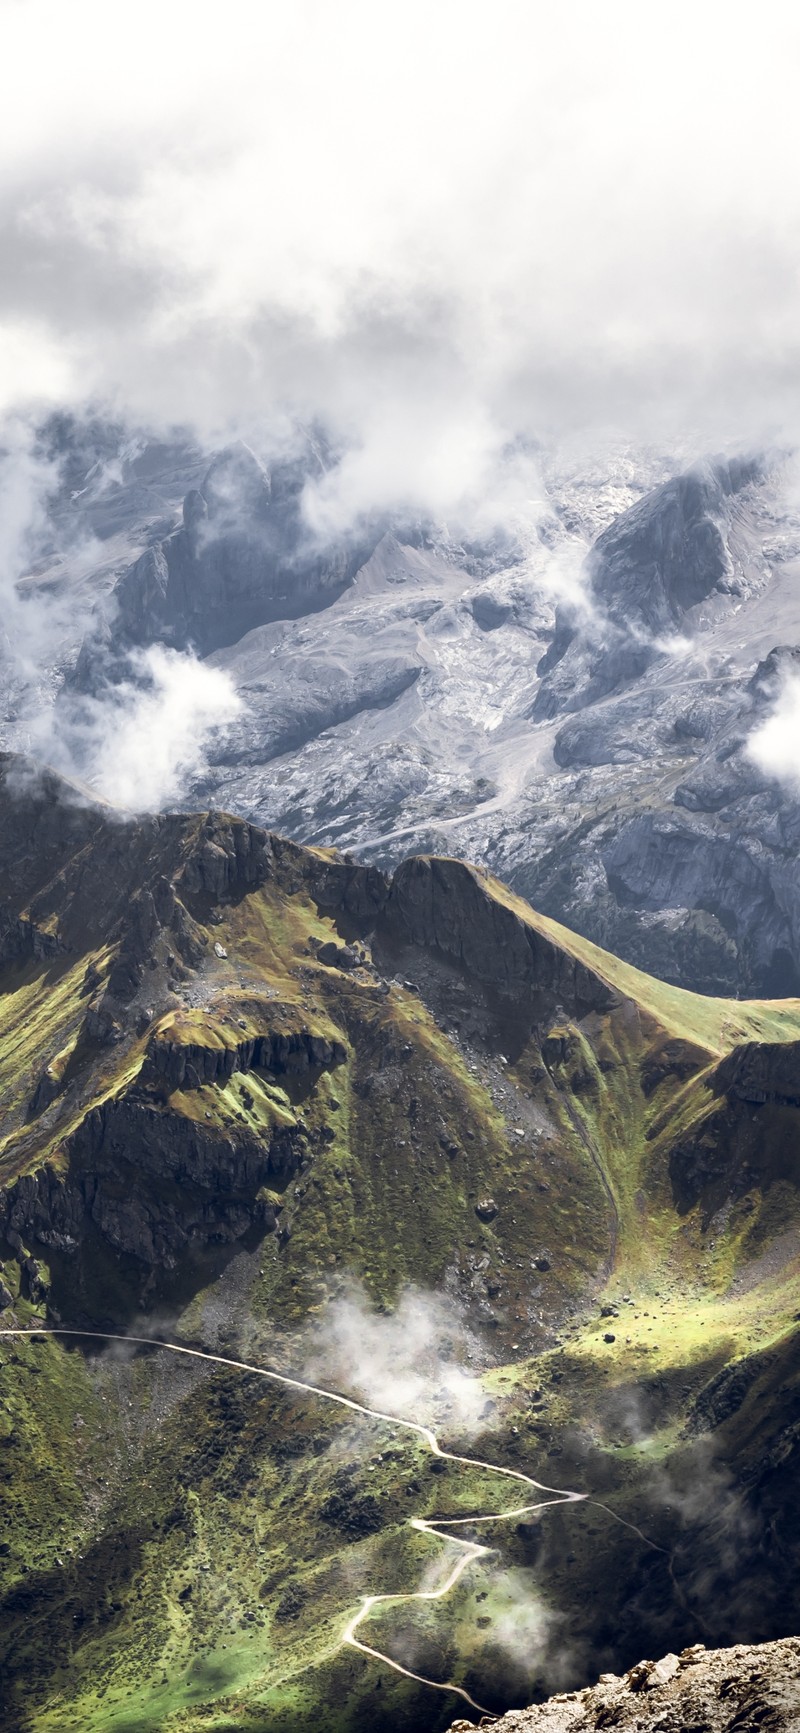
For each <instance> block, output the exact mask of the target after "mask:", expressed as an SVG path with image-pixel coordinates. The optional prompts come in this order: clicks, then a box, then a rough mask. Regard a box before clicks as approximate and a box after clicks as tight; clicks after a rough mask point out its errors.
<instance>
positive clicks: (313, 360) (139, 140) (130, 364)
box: [0, 0, 800, 518]
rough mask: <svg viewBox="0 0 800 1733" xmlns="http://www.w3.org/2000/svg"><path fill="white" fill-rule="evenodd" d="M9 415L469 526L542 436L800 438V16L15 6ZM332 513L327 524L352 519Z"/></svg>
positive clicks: (344, 6)
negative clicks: (501, 458)
mask: <svg viewBox="0 0 800 1733" xmlns="http://www.w3.org/2000/svg"><path fill="white" fill-rule="evenodd" d="M0 10H1V12H2V29H3V36H4V54H3V57H2V66H1V68H0V146H2V148H0V162H2V163H3V165H4V167H3V169H2V171H0V232H1V233H2V244H3V256H4V273H3V279H4V280H3V287H2V291H1V292H0V357H3V358H4V361H5V363H6V365H4V368H3V380H4V384H3V390H4V393H5V403H6V406H7V407H8V406H9V405H16V404H17V403H18V402H19V401H21V400H23V399H25V398H51V399H56V400H64V399H68V400H75V399H78V398H81V397H83V396H86V395H87V394H88V395H94V396H98V397H101V398H105V399H107V400H111V401H113V402H114V403H115V404H116V405H117V406H118V407H119V408H121V409H122V410H123V411H124V412H125V413H127V414H129V415H131V416H133V417H138V418H139V419H141V420H143V421H145V422H147V423H148V424H153V423H162V424H163V423H175V422H188V423H191V424H193V425H195V426H196V427H198V428H200V429H202V430H203V431H204V432H205V433H207V434H209V435H210V436H211V437H216V436H217V435H219V434H220V433H222V432H224V431H228V430H231V429H235V430H236V431H240V432H242V433H245V434H247V433H248V432H249V433H251V435H253V436H255V434H258V442H259V443H260V445H261V447H262V448H263V445H264V441H265V440H267V441H269V439H272V440H274V441H276V442H277V441H279V440H280V439H281V438H282V437H283V435H284V434H285V432H286V429H287V427H288V426H289V425H291V424H292V423H293V422H294V421H296V420H297V419H298V418H299V419H301V420H305V421H310V420H313V419H321V420H323V421H324V422H325V423H326V424H327V425H328V426H329V427H330V428H331V429H332V430H333V431H334V432H335V434H336V436H337V437H338V438H339V439H340V440H341V441H342V442H343V443H344V444H346V445H347V446H348V448H349V451H350V455H349V457H348V459H347V462H346V464H345V466H344V468H343V470H342V472H341V476H340V482H339V484H338V485H339V486H340V487H341V490H342V499H341V501H336V502H334V504H333V507H332V506H331V501H330V500H328V501H324V502H322V503H323V505H324V506H326V507H327V509H328V511H329V512H330V511H331V510H333V514H334V516H335V517H337V518H340V517H341V516H342V515H345V516H347V515H352V514H353V513H357V512H358V511H360V510H364V509H368V508H371V507H374V506H376V505H379V506H383V505H393V504H396V503H398V502H402V503H405V502H406V501H412V502H415V503H421V504H423V505H425V506H427V507H430V508H431V509H434V510H435V511H436V512H437V514H439V515H441V514H443V513H444V514H446V513H447V512H448V511H449V510H451V509H454V508H455V507H456V506H457V505H458V503H459V502H460V501H461V500H462V499H463V497H464V496H465V495H468V494H470V493H475V492H476V491H478V492H480V491H481V490H482V489H485V488H486V486H487V485H490V481H491V476H492V474H493V471H494V469H495V468H496V464H497V457H498V453H499V452H500V451H501V450H502V449H503V447H504V445H505V443H506V442H507V441H508V440H509V438H512V437H513V436H515V435H517V434H519V433H520V432H523V433H527V434H529V435H533V436H534V437H536V438H539V437H541V438H545V439H551V438H553V437H556V438H559V439H582V438H587V439H590V440H595V441H596V440H597V439H599V438H601V437H604V436H605V435H606V434H608V433H609V431H611V432H613V433H615V434H618V433H619V432H620V431H622V432H623V433H624V434H625V435H626V436H630V437H633V438H636V439H642V438H644V439H656V440H662V441H669V440H680V441H683V442H684V443H685V442H687V441H688V442H689V443H690V444H691V442H692V441H696V442H697V445H698V448H699V447H700V446H703V445H705V446H708V445H709V444H715V443H744V444H748V443H751V442H756V441H758V440H762V439H771V440H774V439H776V438H777V439H781V438H785V437H789V436H793V435H794V433H795V431H796V428H795V417H796V409H795V403H794V396H795V393H794V378H795V376H796V370H797V364H798V359H800V337H799V336H798V329H797V319H796V294H797V274H798V263H799V262H800V188H799V187H798V183H797V176H796V172H795V166H794V165H795V162H796V151H797V122H796V119H795V115H796V103H795V91H794V68H795V66H796V62H797V47H798V38H800V21H798V20H796V19H795V18H794V17H793V15H792V14H791V12H790V10H789V9H787V8H785V7H783V6H779V5H778V4H777V3H774V0H767V4H766V7H765V8H762V10H761V12H760V14H759V18H758V22H757V25H756V26H755V27H754V21H753V17H752V12H751V10H750V9H749V8H746V7H745V6H744V5H743V4H741V3H738V0H736V3H734V4H728V5H726V6H722V4H721V3H719V4H718V3H717V0H712V3H711V4H709V5H707V6H705V7H703V8H700V9H699V11H698V9H697V8H696V7H695V8H691V7H690V6H689V5H688V4H687V3H685V0H679V3H678V4H677V5H676V6H674V7H673V8H672V9H671V11H670V13H669V15H668V16H667V15H666V14H664V13H663V12H662V10H661V9H658V8H646V7H645V8H643V7H641V6H639V5H636V4H633V3H632V0H609V4H608V5H607V6H605V7H602V8H598V7H597V6H596V5H593V4H589V3H588V0H567V3H566V4H562V5H559V6H556V5H554V4H550V3H549V0H544V3H543V4H540V5H537V6H535V7H531V6H530V5H529V4H528V3H527V0H494V4H492V5H491V6H490V5H489V4H488V0H440V3H439V4H437V5H436V6H435V7H430V6H426V5H423V4H422V0H407V4H406V5H404V6H403V7H402V8H395V7H382V6H381V7H376V6H374V5H373V4H371V3H370V0H340V4H339V5H337V6H335V7H332V6H330V5H329V4H325V3H324V0H297V4H296V5H295V6H293V7H285V6H279V5H278V4H277V3H276V0H260V3H259V4H256V3H255V0H231V4H230V5H229V6H228V7H227V8H226V9H225V11H224V13H220V11H219V8H218V7H217V6H211V5H210V4H208V3H203V0H196V3H193V4H192V5H189V3H188V0H174V3H173V4H171V5H170V6H167V7H164V6H163V5H160V4H159V5H157V4H155V0H142V3H141V5H140V6H138V7H137V8H136V10H135V12H131V13H129V14H120V13H119V11H118V10H117V11H114V10H113V9H109V8H108V7H107V6H103V5H101V4H100V3H99V0H74V4H73V5H72V6H71V7H69V8H68V9H65V8H64V7H63V6H60V5H59V4H57V0H24V3H23V0H5V4H4V5H3V6H2V8H0ZM320 509H322V508H320Z"/></svg>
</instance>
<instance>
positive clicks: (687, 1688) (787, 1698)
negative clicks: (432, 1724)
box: [451, 1638, 800, 1733]
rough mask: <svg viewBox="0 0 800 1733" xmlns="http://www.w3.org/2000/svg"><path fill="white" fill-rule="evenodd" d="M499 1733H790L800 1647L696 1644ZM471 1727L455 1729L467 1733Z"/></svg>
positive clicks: (534, 1712) (799, 1720)
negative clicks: (607, 1732)
mask: <svg viewBox="0 0 800 1733" xmlns="http://www.w3.org/2000/svg"><path fill="white" fill-rule="evenodd" d="M494 1725H495V1726H496V1727H498V1728H499V1730H500V1733H568V1730H574V1733H594V1729H595V1728H601V1727H619V1728H620V1729H621V1730H622V1733H625V1730H626V1729H630V1733H634V1730H635V1733H646V1730H647V1729H648V1728H651V1727H652V1728H656V1727H658V1728H659V1729H661V1733H697V1730H698V1729H700V1728H702V1729H703V1733H734V1730H735V1733H756V1729H765V1730H768V1733H796V1729H797V1728H798V1727H800V1640H798V1639H797V1638H790V1639H789V1640H787V1641H786V1642H783V1643H763V1644H761V1645H760V1646H757V1647H754V1648H749V1647H748V1646H747V1645H746V1644H739V1645H738V1646H737V1647H736V1648H734V1649H714V1650H712V1649H706V1648H705V1647H704V1645H703V1644H702V1643H694V1644H692V1645H691V1647H689V1648H688V1649H684V1650H683V1651H682V1653H681V1654H680V1655H665V1656H664V1657H663V1658H662V1659H661V1660H660V1661H640V1662H638V1664H637V1665H636V1666H635V1667H631V1669H630V1670H629V1672H627V1673H626V1674H624V1675H623V1676H622V1677H621V1678H620V1677H617V1676H616V1675H614V1674H610V1673H607V1674H604V1675H603V1678H602V1679H601V1680H600V1683H599V1685H595V1686H594V1687H592V1688H590V1689H587V1690H584V1691H578V1692H573V1693H568V1692H565V1693H562V1694H561V1695H560V1696H557V1697H551V1698H550V1700H549V1701H548V1702H546V1703H542V1704H540V1705H539V1706H538V1707H537V1708H534V1709H524V1710H522V1712H521V1713H519V1714H512V1715H504V1716H502V1717H501V1719H500V1720H499V1721H496V1722H495V1723H494ZM473 1726H474V1722H472V1721H455V1722H454V1723H453V1727H452V1729H451V1733H467V1729H471V1728H472V1727H473Z"/></svg>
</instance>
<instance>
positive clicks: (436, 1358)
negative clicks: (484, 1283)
mask: <svg viewBox="0 0 800 1733" xmlns="http://www.w3.org/2000/svg"><path fill="white" fill-rule="evenodd" d="M473 1349H474V1342H473V1339H472V1337H471V1335H470V1333H469V1331H468V1330H467V1328H466V1326H465V1324H464V1322H463V1319H462V1318H461V1315H460V1313H459V1311H458V1309H457V1307H456V1306H455V1305H454V1304H453V1303H452V1301H450V1300H448V1299H447V1298H446V1297H445V1296H444V1295H441V1294H429V1293H423V1292H422V1291H421V1290H420V1289H418V1288H407V1289H406V1290H405V1292H404V1293H403V1294H401V1296H400V1299H399V1301H398V1303H397V1306H396V1308H395V1310H394V1311H393V1312H388V1313H387V1312H377V1311H376V1310H375V1309H374V1307H373V1306H372V1305H371V1304H370V1301H369V1299H368V1297H367V1295H366V1294H365V1292H364V1290H363V1288H361V1286H360V1285H359V1283H357V1282H356V1281H350V1282H348V1283H347V1286H346V1287H345V1289H344V1291H343V1292H342V1293H341V1294H340V1295H339V1296H337V1298H336V1299H334V1300H332V1301H331V1303H330V1305H329V1306H328V1309H327V1311H326V1313H325V1316H324V1318H323V1319H322V1321H321V1322H320V1324H319V1326H318V1328H317V1330H316V1332H315V1336H314V1340H313V1342H312V1344H311V1347H310V1351H309V1356H308V1359H307V1361H306V1367H305V1376H306V1377H307V1378H308V1379H309V1381H310V1382H311V1383H322V1384H325V1385H326V1387H328V1388H329V1389H334V1390H342V1391H347V1392H353V1393H355V1394H356V1396H357V1397H358V1398H359V1400H361V1401H363V1402H364V1403H366V1404H367V1405H368V1406H369V1407H371V1408H377V1409H380V1410H381V1411H382V1412H384V1413H389V1414H396V1415H398V1416H399V1417H401V1418H404V1419H408V1420H414V1421H417V1422H421V1423H422V1424H423V1425H428V1426H434V1427H436V1426H441V1427H443V1428H444V1429H445V1430H446V1431H447V1433H448V1434H449V1435H450V1436H452V1434H453V1432H456V1433H463V1432H465V1431H466V1432H473V1431H477V1430H482V1429H483V1428H484V1427H485V1426H486V1424H487V1422H486V1421H485V1420H484V1419H483V1418H482V1411H483V1408H484V1406H485V1403H486V1393H485V1391H484V1389H483V1387H482V1385H481V1383H480V1381H479V1380H478V1379H477V1378H476V1377H474V1376H472V1375H471V1374H470V1373H469V1372H468V1371H466V1370H465V1368H464V1366H463V1365H462V1363H461V1362H462V1360H463V1358H464V1357H465V1356H466V1355H467V1354H468V1353H472V1352H473Z"/></svg>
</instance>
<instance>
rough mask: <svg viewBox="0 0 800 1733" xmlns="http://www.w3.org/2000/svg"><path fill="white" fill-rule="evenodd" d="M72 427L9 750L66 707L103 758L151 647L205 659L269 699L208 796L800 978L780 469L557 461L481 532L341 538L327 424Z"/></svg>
mask: <svg viewBox="0 0 800 1733" xmlns="http://www.w3.org/2000/svg"><path fill="white" fill-rule="evenodd" d="M46 444H47V455H48V461H50V462H51V463H53V464H57V465H59V466H60V469H59V474H60V475H61V477H62V481H61V486H60V490H59V491H57V492H56V493H55V494H53V495H51V496H50V507H49V515H48V517H47V521H46V525H45V527H44V528H42V526H41V525H40V526H39V528H38V529H37V537H36V547H35V554H36V557H35V558H33V560H32V567H31V571H30V573H29V575H28V577H27V578H26V579H25V580H24V583H23V584H22V586H21V587H20V595H21V597H22V598H23V600H24V603H25V607H24V608H23V611H22V615H21V616H20V622H19V626H20V630H22V627H23V626H24V622H25V620H26V619H27V620H28V621H31V620H34V619H37V620H39V625H40V627H41V629H37V631H36V632H35V633H32V634H31V636H32V638H33V640H34V641H33V643H32V644H31V643H26V642H25V638H24V632H23V635H22V650H21V651H20V652H18V654H17V656H16V658H15V656H14V654H13V646H10V647H9V653H10V655H11V660H10V662H9V661H7V677H6V679H5V682H4V715H3V718H2V719H0V731H1V732H0V739H2V740H3V741H4V742H5V743H6V744H7V745H9V746H12V747H20V746H21V747H23V748H26V746H27V744H28V743H29V742H33V743H35V741H36V738H37V721H36V719H37V717H38V716H39V715H40V713H41V709H42V706H43V705H45V706H47V705H48V704H50V703H51V702H52V701H53V697H54V695H55V698H56V718H57V719H56V730H57V732H60V734H61V735H62V736H63V737H64V738H67V737H68V736H69V735H70V733H72V734H74V735H75V737H76V741H77V745H76V747H75V750H76V752H77V754H78V759H80V742H81V738H82V736H81V710H80V703H81V698H82V697H84V698H85V697H86V695H89V697H91V698H94V699H102V698H103V695H104V694H106V695H107V694H108V691H109V686H110V688H111V691H112V692H113V690H114V689H117V688H119V685H120V682H122V683H123V684H124V683H125V682H126V681H127V682H128V683H129V682H130V681H131V679H133V680H134V682H135V681H136V680H137V679H139V678H140V677H141V676H140V673H138V672H137V671H136V669H135V668H134V667H132V665H131V664H130V662H129V660H128V658H129V656H130V653H131V651H132V650H133V651H135V650H136V649H139V650H141V648H142V647H143V646H147V645H149V644H153V643H155V644H164V645H167V646H171V647H172V648H178V649H185V648H187V647H193V648H194V649H195V650H196V651H197V652H198V653H199V654H200V655H201V656H202V657H205V658H208V659H210V661H211V663H212V664H213V665H214V666H217V667H219V668H221V669H223V670H225V671H226V672H227V673H228V674H229V675H230V676H231V679H232V680H233V682H234V684H235V685H236V687H237V689H238V691H239V693H240V696H241V699H242V712H241V716H240V718H239V720H238V721H237V722H236V723H235V724H233V726H232V727H231V728H230V730H228V731H226V733H225V735H224V736H222V737H220V738H218V739H217V740H216V741H215V742H214V743H213V746H212V750H211V753H210V759H211V764H210V768H209V770H208V772H207V773H206V774H205V775H204V776H202V777H201V778H199V779H198V780H197V781H196V782H195V785H194V787H193V788H192V789H190V790H188V791H187V802H186V804H187V806H191V805H192V804H202V803H209V802H216V803H218V804H222V805H225V806H228V807H233V808H234V809H236V810H239V811H242V812H243V813H245V814H246V815H247V816H248V817H249V818H251V819H252V820H254V821H256V822H258V823H261V824H266V825H268V826H271V827H273V828H276V829H279V830H281V831H282V832H283V833H285V834H288V835H291V836H294V837H296V838H297V839H300V840H303V841H306V842H307V841H309V840H312V841H316V842H319V843H321V844H323V845H336V846H340V847H345V848H347V847H350V848H356V849H357V850H358V852H359V854H360V855H361V856H362V858H368V859H373V860H375V861H376V862H377V863H379V864H381V865H384V866H391V865H392V864H393V863H394V862H396V861H397V860H398V859H400V858H401V857H402V855H403V854H405V853H407V852H408V851H410V850H413V849H420V848H422V849H427V850H430V851H433V852H440V853H441V852H444V853H447V852H455V853H458V854H462V855H465V856H467V857H468V858H471V859H474V860H478V861H481V862H482V863H483V864H485V865H487V866H489V867H490V868H491V870H492V871H494V872H495V873H497V874H498V875H499V876H501V877H502V878H503V879H505V880H506V881H507V882H509V883H511V884H512V885H513V886H514V888H515V889H516V890H517V891H519V892H520V894H522V895H524V896H526V897H529V898H530V899H531V900H532V901H533V902H534V903H535V904H536V906H537V907H539V908H541V909H543V910H544V911H546V912H547V913H549V914H551V915H552V916H554V917H555V918H559V919H562V920H566V921H567V922H568V923H569V924H570V925H571V926H573V927H574V928H575V929H576V930H577V931H579V932H582V933H584V934H585V935H586V936H587V937H590V938H592V939H594V940H595V941H596V942H599V943H601V944H604V945H607V946H609V947H610V948H612V949H614V950H616V951H617V952H618V953H620V954H621V955H624V956H626V957H628V959H629V960H630V961H632V962H635V963H637V964H638V965H640V966H644V967H647V968H651V969H654V970H655V971H656V972H657V973H658V974H660V975H662V976H663V977H664V978H666V979H671V980H673V981H675V982H677V983H679V984H682V985H686V986H689V987H691V988H693V989H695V990H701V991H704V992H712V993H713V992H723V993H731V994H742V993H754V992H755V993H787V992H795V991H797V990H798V974H797V955H798V945H799V943H800V941H799V938H798V934H799V932H800V927H799V925H798V923H799V922H800V912H799V910H800V905H799V904H798V878H797V873H796V870H795V860H796V853H797V845H798V824H800V817H799V816H798V815H799V814H800V807H798V799H797V795H796V793H793V792H792V790H791V789H790V788H787V787H786V786H781V785H780V784H778V783H777V782H775V781H774V780H772V779H770V777H769V776H767V775H765V774H764V772H763V770H761V769H759V767H758V766H757V765H756V764H755V762H753V760H752V759H751V758H750V756H749V753H748V742H749V740H750V738H751V736H752V735H753V732H754V731H755V730H756V729H757V728H758V727H759V726H760V725H761V724H762V723H763V721H764V719H765V718H766V717H768V716H769V715H770V714H771V712H772V709H773V707H774V705H775V703H776V701H777V697H778V694H779V692H780V690H781V683H782V681H783V679H784V678H785V676H786V674H787V671H789V670H790V669H791V668H792V667H793V666H794V660H795V659H796V651H797V645H798V643H800V600H799V598H800V584H799V583H798V564H797V562H798V554H799V553H800V524H799V523H798V519H797V513H796V509H795V506H794V503H793V500H794V494H793V488H792V479H791V471H790V470H788V469H787V467H786V464H785V463H784V461H783V460H779V459H778V458H770V459H769V460H767V459H759V460H755V459H749V458H748V459H746V460H745V459H736V460H732V459H725V460H722V459H720V460H715V461H714V462H708V463H705V464H701V465H699V466H696V467H695V468H693V469H690V470H688V471H687V472H686V473H684V474H678V475H675V474H672V475H670V465H669V462H668V461H667V460H666V459H663V458H656V457H654V456H653V455H652V454H650V453H625V454H617V455H616V456H612V457H609V458H608V459H607V460H606V462H605V463H604V465H600V466H598V465H596V464H595V465H594V466H592V465H591V464H586V463H584V464H583V465H582V466H581V465H578V464H575V463H573V464H572V465H569V464H567V463H566V461H565V460H564V459H563V458H561V459H558V460H557V459H556V458H555V457H554V456H553V455H552V454H550V455H548V454H543V453H538V454H535V458H536V464H535V467H534V456H533V455H532V457H531V483H530V490H531V491H532V492H533V493H536V494H537V495H542V497H537V499H536V501H534V502H533V503H531V502H528V505H527V506H526V508H525V512H523V513H522V514H521V513H520V511H519V510H518V509H516V508H515V509H514V510H513V511H510V513H509V516H508V522H507V523H506V524H505V525H504V526H503V527H501V528H499V529H498V528H493V529H492V530H491V531H487V530H483V531H481V532H480V534H477V533H476V535H475V536H474V537H473V539H472V540H465V539H463V537H458V536H454V535H453V534H451V533H450V532H449V531H448V530H447V529H446V528H445V527H443V526H441V525H439V526H437V525H435V524H432V523H425V524H420V523H409V522H405V523H403V522H400V521H397V522H394V523H392V524H389V525H387V524H386V523H381V522H378V521H375V522H374V523H371V524H368V525H361V527H360V528H359V530H358V532H357V533H355V534H345V533H344V532H342V533H341V534H340V535H339V536H338V539H337V538H333V540H331V538H330V537H329V538H328V539H327V540H322V539H320V537H319V536H318V535H317V536H316V537H315V536H314V535H313V534H312V532H311V528H310V524H309V521H308V519H307V517H306V515H305V510H304V501H305V498H306V492H307V490H308V488H309V487H311V486H313V484H314V482H315V480H316V479H318V477H319V475H320V473H321V472H322V471H324V470H326V468H327V472H328V474H330V473H331V472H332V469H333V468H334V467H335V459H334V458H333V457H332V456H331V455H330V454H329V453H327V452H326V451H325V450H324V447H323V446H322V445H321V443H320V442H319V441H315V440H314V439H308V440H307V441H306V443H305V446H303V447H302V448H298V450H297V451H296V452H294V453H293V454H292V456H291V457H290V458H287V459H282V460H281V461H280V462H278V463H275V464H273V465H272V466H271V467H269V466H267V467H265V466H264V465H263V464H262V463H261V462H260V461H259V459H258V458H257V457H256V456H255V455H254V454H253V453H252V452H251V451H250V450H249V448H247V447H245V446H242V445H235V446H232V447H229V448H226V450H225V451H223V452H220V453H217V454H216V455H212V454H208V453H203V452H202V451H199V450H197V449H196V448H195V447H193V446H190V445H188V444H186V443H183V444H181V443H180V442H176V443H175V444H174V445H173V446H167V445H164V444H160V445H158V444H155V443H153V442H149V443H148V442H147V441H146V440H144V439H140V440H138V441H134V440H131V439H127V441H126V439H125V437H124V435H123V434H122V432H121V431H120V430H117V431H116V433H115V432H114V430H113V429H108V428H104V427H103V426H102V425H101V424H92V425H90V426H83V425H82V424H80V425H79V424H73V423H69V422H67V421H65V422H64V424H63V425H62V424H61V423H59V425H58V426H57V427H56V426H53V427H51V428H49V429H48V431H47V441H46ZM495 515H497V514H495ZM501 515H502V514H501ZM26 608H27V612H26ZM40 617H41V618H40ZM45 622H46V625H47V629H46V630H45V629H44V624H45Z"/></svg>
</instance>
